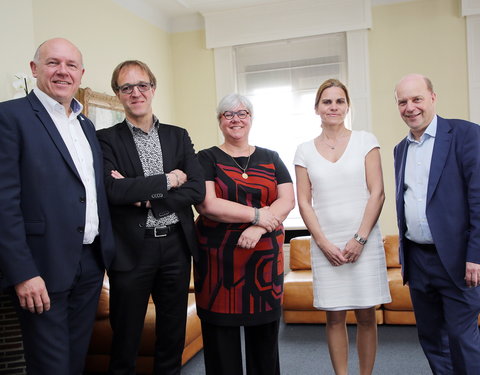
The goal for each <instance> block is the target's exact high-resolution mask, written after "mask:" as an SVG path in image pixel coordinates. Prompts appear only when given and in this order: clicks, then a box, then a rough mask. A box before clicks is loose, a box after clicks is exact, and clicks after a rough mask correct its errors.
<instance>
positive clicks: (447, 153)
mask: <svg viewBox="0 0 480 375" xmlns="http://www.w3.org/2000/svg"><path fill="white" fill-rule="evenodd" d="M407 149H408V143H407V140H406V138H405V139H404V140H402V141H401V142H400V143H399V144H398V145H397V146H396V147H395V151H394V156H395V180H396V204H397V217H398V228H399V237H400V261H401V263H402V265H403V272H404V281H405V282H406V281H408V269H407V268H406V267H405V262H404V258H405V251H406V249H405V246H404V245H405V232H406V223H405V213H404V200H403V199H404V176H405V162H406V156H407ZM426 215H427V220H428V224H429V227H430V230H431V232H432V237H433V241H434V243H435V246H436V248H437V251H438V255H439V257H440V259H441V261H442V263H443V266H444V267H445V269H446V270H447V272H448V274H449V276H450V277H451V279H452V281H453V283H455V284H456V285H457V286H458V287H459V288H462V289H466V284H465V280H464V278H465V263H466V262H473V263H480V126H478V125H477V124H473V123H471V122H467V121H463V120H447V119H444V118H441V117H439V116H438V123H437V134H436V137H435V144H434V147H433V154H432V163H431V166H430V175H429V179H428V190H427V206H426Z"/></svg>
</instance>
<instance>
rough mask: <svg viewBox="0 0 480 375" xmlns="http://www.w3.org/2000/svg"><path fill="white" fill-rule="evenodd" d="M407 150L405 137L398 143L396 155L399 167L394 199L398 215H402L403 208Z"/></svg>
mask: <svg viewBox="0 0 480 375" xmlns="http://www.w3.org/2000/svg"><path fill="white" fill-rule="evenodd" d="M407 151H408V142H407V138H405V139H404V140H403V141H402V142H400V144H399V145H398V155H397V157H399V158H400V159H399V168H398V171H397V173H398V174H397V186H396V195H397V196H396V201H397V211H398V214H399V216H400V217H403V210H404V201H403V194H404V188H403V187H404V185H405V163H406V161H407Z"/></svg>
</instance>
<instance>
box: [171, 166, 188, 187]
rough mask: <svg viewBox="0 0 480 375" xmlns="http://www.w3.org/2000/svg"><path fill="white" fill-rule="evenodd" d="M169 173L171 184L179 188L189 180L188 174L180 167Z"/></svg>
mask: <svg viewBox="0 0 480 375" xmlns="http://www.w3.org/2000/svg"><path fill="white" fill-rule="evenodd" d="M167 174H168V179H169V180H170V184H171V185H172V187H174V188H178V187H180V186H182V185H183V184H184V183H185V182H187V175H186V174H185V172H183V171H182V170H180V169H174V170H173V171H171V172H170V173H167Z"/></svg>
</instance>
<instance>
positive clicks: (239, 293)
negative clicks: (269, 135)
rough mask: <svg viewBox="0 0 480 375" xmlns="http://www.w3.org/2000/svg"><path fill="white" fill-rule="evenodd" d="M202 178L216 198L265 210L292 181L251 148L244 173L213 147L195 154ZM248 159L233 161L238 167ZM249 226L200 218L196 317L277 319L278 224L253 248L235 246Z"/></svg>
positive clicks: (228, 321)
mask: <svg viewBox="0 0 480 375" xmlns="http://www.w3.org/2000/svg"><path fill="white" fill-rule="evenodd" d="M198 156H199V160H200V163H201V164H202V167H203V169H204V171H205V179H206V180H207V181H214V182H215V192H216V195H217V197H220V198H223V199H228V200H230V201H233V202H237V203H241V204H244V205H248V206H251V207H257V208H261V207H264V206H270V205H271V204H272V203H273V202H274V201H275V200H276V199H277V185H279V184H283V183H287V182H292V180H291V178H290V175H289V173H288V170H287V168H286V167H285V164H284V163H283V162H282V161H281V160H280V157H279V156H278V153H276V152H274V151H270V150H267V149H265V148H261V147H256V149H255V151H254V152H253V153H252V155H251V157H250V161H249V163H248V168H247V170H246V173H247V174H248V179H244V178H242V173H243V171H242V170H241V169H240V168H239V167H238V166H237V165H236V164H235V162H234V161H233V160H232V158H231V156H230V155H228V154H226V153H225V152H223V151H222V150H221V149H220V148H218V147H212V148H209V149H206V150H202V151H200V152H199V154H198ZM247 159H248V158H247V157H240V158H235V160H236V161H237V163H238V164H239V165H241V166H242V167H243V166H245V165H246V163H247ZM249 225H251V224H250V223H235V224H232V223H219V222H216V221H212V220H210V219H208V218H206V217H204V216H202V215H200V216H199V218H198V219H197V222H196V228H197V238H198V242H199V247H200V254H201V255H200V260H199V261H198V262H197V263H196V265H195V293H196V301H197V312H198V315H199V316H200V318H201V319H202V320H203V321H206V322H208V323H210V324H215V325H225V326H240V325H260V324H265V323H269V322H273V321H275V320H277V319H279V318H280V313H281V305H282V298H283V269H284V267H283V240H284V230H283V225H280V226H279V227H278V228H276V230H275V231H273V232H272V233H265V234H264V235H263V236H262V237H261V238H260V240H259V241H258V243H257V246H256V247H255V248H254V249H244V248H240V247H237V245H236V244H237V241H238V238H239V237H240V235H241V233H242V232H243V231H244V230H245V229H246V228H247V227H248V226H249Z"/></svg>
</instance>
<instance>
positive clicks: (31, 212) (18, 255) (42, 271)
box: [0, 92, 114, 292]
mask: <svg viewBox="0 0 480 375" xmlns="http://www.w3.org/2000/svg"><path fill="white" fill-rule="evenodd" d="M78 120H79V122H80V125H81V127H82V129H83V131H84V133H85V136H86V138H87V140H88V142H89V144H90V148H91V150H92V155H93V164H94V169H95V183H96V189H97V205H98V216H99V219H100V227H99V232H100V241H99V243H100V246H101V248H100V251H101V255H102V258H103V263H104V266H105V267H108V266H109V264H110V262H111V259H112V258H113V252H114V243H113V233H112V227H111V225H110V215H109V212H108V202H107V196H106V194H105V188H104V182H103V160H102V150H101V149H100V145H99V144H98V141H97V138H96V137H95V127H94V126H93V124H92V122H91V121H90V120H89V119H88V118H86V117H85V116H83V115H79V116H78ZM85 212H86V206H85V187H84V186H83V183H82V180H81V179H80V176H79V174H78V172H77V169H76V167H75V164H74V163H73V160H72V158H71V156H70V153H69V152H68V149H67V147H66V145H65V143H64V142H63V139H62V137H61V135H60V133H59V132H58V130H57V127H56V126H55V123H54V122H53V120H52V119H51V117H50V116H49V114H48V112H47V110H46V109H45V107H43V105H42V104H41V102H40V101H39V100H38V98H37V96H36V95H35V94H34V93H33V92H31V93H30V94H28V96H27V97H24V98H21V99H15V100H11V101H8V102H4V103H0V270H1V273H2V274H3V280H0V281H1V282H2V284H3V285H5V286H6V285H15V284H18V283H19V282H22V281H25V280H28V279H30V278H32V277H35V276H41V277H42V278H43V279H44V280H45V284H46V286H47V289H48V291H49V292H59V291H65V290H67V289H68V288H69V287H70V286H71V285H72V282H73V279H74V277H75V274H76V271H77V268H78V263H79V261H80V256H81V254H82V244H83V229H84V226H85Z"/></svg>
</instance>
